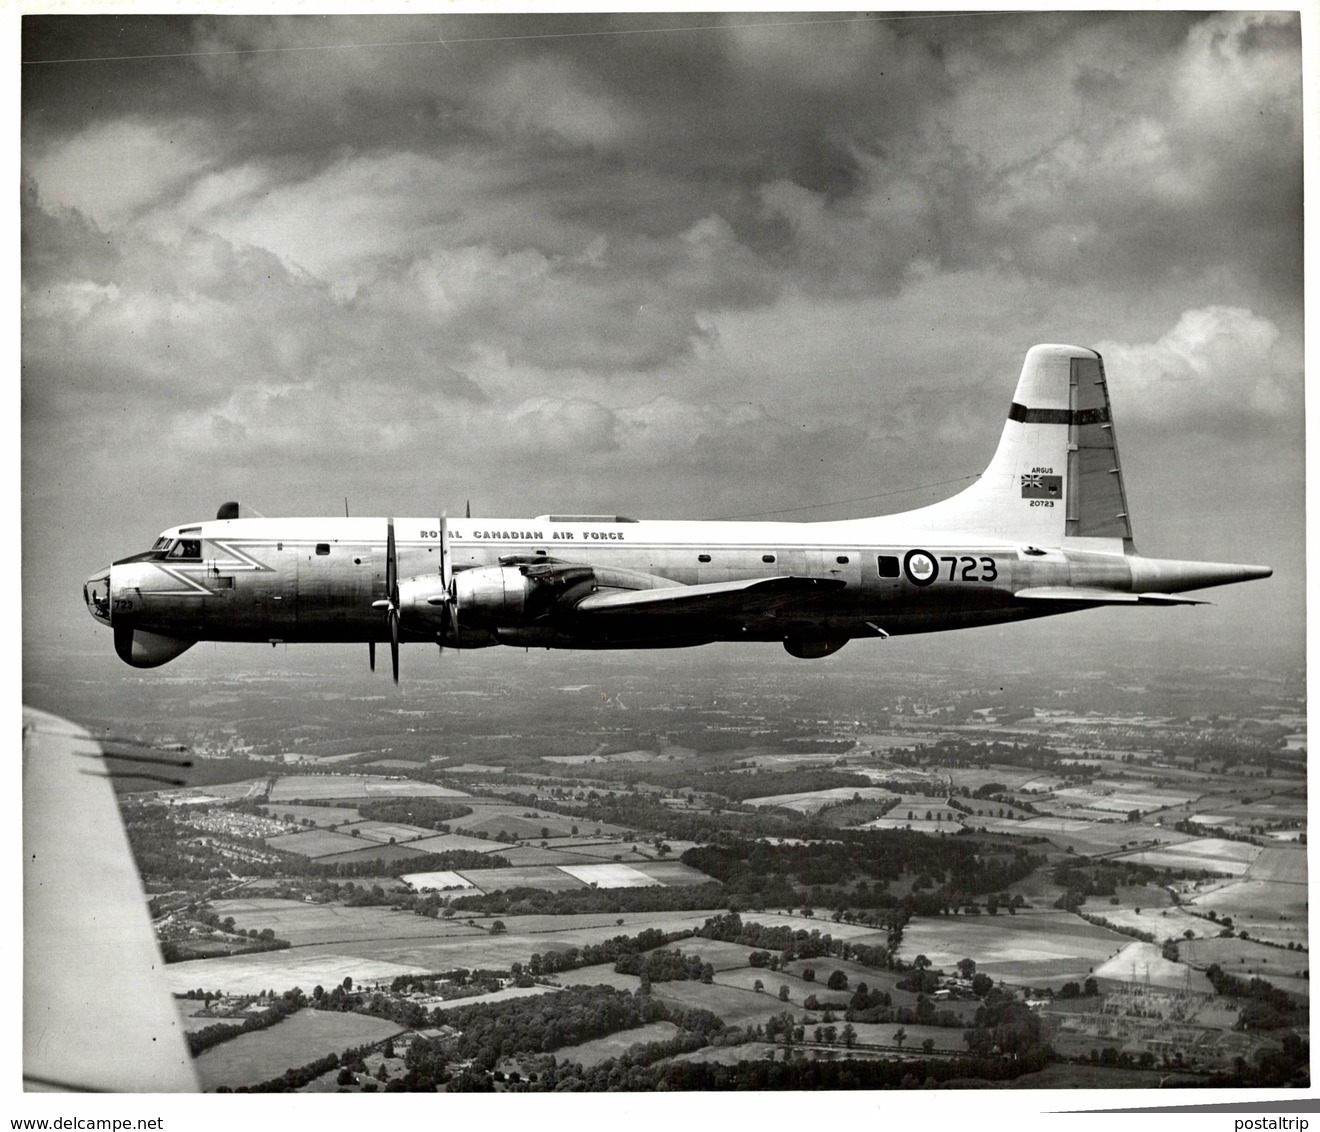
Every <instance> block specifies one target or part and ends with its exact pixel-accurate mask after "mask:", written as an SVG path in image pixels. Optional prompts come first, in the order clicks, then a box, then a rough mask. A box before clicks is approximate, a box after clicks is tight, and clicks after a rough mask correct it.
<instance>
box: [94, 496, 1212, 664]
mask: <svg viewBox="0 0 1320 1132" xmlns="http://www.w3.org/2000/svg"><path fill="white" fill-rule="evenodd" d="M386 524H387V520H385V519H383V518H381V519H370V518H362V519H356V518H355V519H347V518H338V519H337V518H321V519H310V518H289V519H229V520H213V521H210V522H203V523H197V524H193V525H191V526H187V527H176V528H171V529H170V530H168V531H165V532H163V534H162V538H171V539H179V538H192V539H199V540H200V542H201V556H200V558H196V559H169V558H165V557H163V556H158V557H156V558H155V559H153V558H152V557H151V556H150V555H138V556H135V558H133V559H126V560H123V561H121V562H119V563H116V564H115V565H114V566H113V567H111V569H110V570H109V571H108V601H105V600H104V598H105V596H106V588H105V587H106V582H105V581H104V580H102V579H105V578H106V575H107V572H105V571H103V572H101V573H100V574H98V575H97V576H96V577H95V578H93V579H92V580H90V581H89V583H88V586H89V591H88V595H87V596H88V602H89V608H91V611H92V614H93V616H94V617H96V618H97V619H98V620H100V621H102V622H104V623H106V624H110V625H112V626H115V627H124V626H132V627H134V628H137V629H141V630H146V631H148V632H152V633H158V634H162V635H164V636H168V637H175V638H181V639H188V640H191V641H197V640H215V641H287V642H295V641H324V642H331V641H383V640H385V639H386V638H387V629H386V625H385V622H384V620H383V618H382V617H381V614H380V612H379V610H378V609H375V608H373V606H372V603H373V602H375V601H380V600H382V599H383V598H384V596H385V558H386V553H385V531H386ZM886 525H887V524H886V523H885V522H884V520H855V521H848V522H841V523H807V524H801V523H720V522H658V521H657V522H601V521H593V522H555V521H547V520H545V519H465V520H459V521H457V522H456V523H455V524H454V525H453V526H452V527H451V529H450V531H449V547H450V553H451V555H452V562H453V569H454V570H455V572H457V573H461V572H463V571H466V570H469V569H473V568H479V567H497V566H499V565H500V564H501V562H500V560H501V558H508V557H509V556H515V557H516V558H518V559H520V560H528V559H533V560H534V559H538V558H545V559H548V560H556V559H558V560H561V561H564V562H570V563H572V564H574V565H583V566H590V567H592V568H594V569H595V570H596V571H597V572H598V573H603V574H604V576H606V577H608V574H607V573H605V572H607V571H610V570H617V571H625V572H629V573H633V574H640V575H649V576H651V577H653V578H655V579H664V580H667V581H668V582H670V583H672V584H674V585H683V586H691V585H700V584H703V583H711V582H728V581H737V580H742V579H756V578H779V577H784V576H792V577H798V578H825V579H834V580H837V581H840V582H842V583H843V585H842V586H841V587H839V588H837V589H835V590H833V591H831V592H829V593H826V594H822V595H820V596H818V597H814V598H813V599H812V601H811V603H810V607H809V609H802V610H798V611H784V610H777V611H772V612H768V613H766V614H764V615H762V616H759V617H738V618H734V617H721V616H719V615H718V614H716V615H713V616H711V617H710V618H707V619H704V622H703V623H701V624H695V623H693V621H692V619H691V618H674V619H666V618H663V617H661V618H657V617H655V616H649V617H646V618H644V619H640V623H638V619H628V618H626V617H616V618H612V619H611V620H610V622H609V624H607V625H606V624H599V623H598V620H599V619H591V624H589V625H587V624H583V625H579V624H578V623H577V619H575V618H574V616H573V614H572V610H571V608H564V609H560V610H558V611H557V612H556V614H555V616H554V618H553V620H554V625H555V631H556V638H555V640H554V641H553V642H552V643H554V644H557V645H560V646H561V647H585V648H592V647H612V646H613V647H627V646H628V645H631V644H643V643H646V642H649V643H652V644H655V645H660V644H663V643H666V642H672V643H699V642H701V641H714V640H782V639H784V638H785V637H786V636H792V635H796V636H800V637H805V638H828V639H848V638H853V637H877V636H886V635H897V634H903V633H920V632H930V631H937V630H943V629H955V628H965V627H968V626H974V625H985V624H991V623H996V622H1004V621H1014V620H1020V619H1024V618H1029V617H1037V616H1042V615H1044V614H1047V613H1058V612H1066V611H1067V610H1068V609H1069V608H1083V607H1085V606H1086V605H1088V604H1094V603H1093V602H1088V601H1087V600H1086V599H1085V598H1083V597H1079V599H1078V601H1077V602H1076V604H1075V605H1073V604H1069V603H1064V604H1060V603H1058V602H1055V603H1051V604H1050V606H1048V607H1046V608H1042V607H1041V605H1040V604H1039V603H1033V602H1030V601H1020V600H1017V599H1015V597H1014V595H1015V594H1016V593H1018V592H1019V591H1021V590H1023V589H1026V588H1035V587H1069V586H1071V587H1079V586H1080V587H1087V588H1096V589H1105V590H1110V591H1113V592H1115V593H1116V594H1117V593H1132V592H1133V570H1132V565H1131V563H1132V561H1133V559H1132V558H1131V557H1130V556H1127V555H1125V554H1123V553H1122V548H1121V545H1118V544H1115V545H1114V546H1113V547H1112V549H1111V548H1106V550H1105V551H1103V552H1097V551H1095V550H1088V549H1082V548H1067V547H1055V548H1050V549H1044V548H1038V547H1030V546H1025V545H1022V544H1013V543H1007V542H999V541H994V540H988V539H979V540H974V541H973V540H969V539H967V538H963V539H961V540H956V541H951V540H948V539H942V538H940V537H939V536H938V535H937V534H936V533H935V532H903V531H901V530H897V529H890V530H886V529H885V528H886ZM395 532H396V541H397V547H398V551H397V553H398V562H399V576H400V578H401V579H405V580H406V579H413V578H427V577H431V578H434V579H436V584H437V587H438V579H439V571H440V531H439V521H438V520H437V519H408V518H403V519H396V520H395ZM1092 541H1098V540H1092ZM1141 561H1145V560H1141ZM929 562H933V563H934V564H935V565H936V567H937V570H936V572H935V574H934V576H923V575H922V574H921V570H922V568H923V567H926V569H927V570H928V569H929V565H928V563H929ZM1189 565H1190V564H1189ZM1179 580H1180V581H1182V582H1184V583H1185V582H1188V581H1193V580H1192V579H1186V578H1180V579H1179ZM1225 580H1227V579H1225ZM1201 584H1215V582H1213V581H1210V582H1205V581H1203V582H1202V583H1201ZM98 585H99V587H100V588H99V589H98V588H97V587H98ZM597 588H599V587H597ZM1179 588H1188V587H1187V586H1185V585H1184V586H1181V587H1179ZM93 592H95V593H96V594H97V600H96V602H93V600H92V596H91V595H92V593H93ZM583 620H584V621H585V620H587V619H583ZM462 624H463V641H462V643H463V645H465V646H466V647H473V646H479V645H480V644H493V643H496V641H497V640H499V639H500V638H498V637H490V639H482V638H483V637H489V636H490V635H489V633H488V632H484V630H489V629H492V628H496V626H493V625H486V626H480V625H475V626H472V632H471V633H469V626H468V623H467V620H466V619H464V621H463V622H462ZM508 628H510V629H514V628H516V626H512V625H511V626H508ZM403 636H404V639H405V640H434V639H435V635H434V634H433V633H430V632H419V631H417V629H416V628H409V625H408V622H407V620H405V623H404V633H403ZM507 643H512V644H526V643H529V641H528V640H526V639H519V638H518V637H517V636H516V634H512V635H509V636H508V639H507Z"/></svg>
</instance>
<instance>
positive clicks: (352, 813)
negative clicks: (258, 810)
mask: <svg viewBox="0 0 1320 1132" xmlns="http://www.w3.org/2000/svg"><path fill="white" fill-rule="evenodd" d="M262 809H263V810H265V811H266V813H268V814H270V815H271V817H277V818H282V817H284V815H285V814H288V815H290V816H291V817H292V818H293V820H294V821H302V820H303V819H304V818H306V819H307V820H308V821H311V822H314V823H315V824H316V825H318V826H320V825H330V824H331V823H332V822H333V823H334V824H335V825H339V824H340V823H341V822H348V821H361V820H362V815H361V814H359V813H358V812H357V810H356V808H353V807H350V806H296V805H292V804H285V805H283V806H262Z"/></svg>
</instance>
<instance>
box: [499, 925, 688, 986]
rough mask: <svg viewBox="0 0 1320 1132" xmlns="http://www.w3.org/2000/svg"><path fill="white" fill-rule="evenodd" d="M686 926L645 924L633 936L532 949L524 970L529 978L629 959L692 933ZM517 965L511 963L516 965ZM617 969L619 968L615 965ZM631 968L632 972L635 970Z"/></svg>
mask: <svg viewBox="0 0 1320 1132" xmlns="http://www.w3.org/2000/svg"><path fill="white" fill-rule="evenodd" d="M692 934H693V933H692V932H691V931H690V930H686V929H685V930H683V931H675V932H664V931H661V930H660V929H659V928H647V929H645V930H644V931H640V932H638V933H637V934H636V935H634V936H627V935H616V936H614V937H613V938H612V939H607V940H604V941H603V942H601V943H586V944H583V945H582V946H581V947H569V948H566V949H565V950H563V951H547V952H545V954H541V953H539V952H538V953H535V954H533V955H532V958H531V960H530V961H529V962H528V964H527V974H529V975H530V976H531V977H532V978H539V977H541V976H542V975H554V974H557V973H558V972H560V971H573V970H576V969H577V968H579V967H593V966H595V965H596V964H597V963H616V964H617V963H621V962H625V961H626V962H629V963H631V962H633V961H634V960H636V959H637V957H638V954H639V953H640V952H645V951H651V950H652V949H654V948H657V947H663V946H664V945H665V944H667V943H674V942H676V941H677V940H681V939H690V938H691V937H692ZM516 966H517V965H515V967H516ZM616 969H620V968H616ZM638 973H639V972H637V971H634V972H632V974H638Z"/></svg>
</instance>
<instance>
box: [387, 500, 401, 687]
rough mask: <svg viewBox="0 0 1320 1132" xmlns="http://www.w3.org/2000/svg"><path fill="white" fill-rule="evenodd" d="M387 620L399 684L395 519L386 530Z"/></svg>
mask: <svg viewBox="0 0 1320 1132" xmlns="http://www.w3.org/2000/svg"><path fill="white" fill-rule="evenodd" d="M385 595H386V599H385V603H384V604H385V618H386V620H387V621H388V622H389V625H390V668H391V669H392V670H393V672H394V682H395V683H396V684H397V683H398V682H399V556H398V547H397V546H396V545H395V542H394V517H393V516H391V517H390V518H389V520H388V521H387V525H386V528H385Z"/></svg>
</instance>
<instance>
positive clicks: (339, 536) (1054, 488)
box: [83, 345, 1272, 681]
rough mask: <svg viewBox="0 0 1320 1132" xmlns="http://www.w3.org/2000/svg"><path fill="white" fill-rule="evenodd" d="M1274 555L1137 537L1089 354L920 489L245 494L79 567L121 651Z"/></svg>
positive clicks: (915, 615) (1192, 586) (1064, 588)
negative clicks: (417, 500)
mask: <svg viewBox="0 0 1320 1132" xmlns="http://www.w3.org/2000/svg"><path fill="white" fill-rule="evenodd" d="M1271 573H1272V571H1271V569H1270V568H1269V567H1268V566H1239V565H1230V564H1224V563H1212V562H1183V561H1177V560H1169V559H1153V558H1143V557H1141V556H1140V555H1138V554H1137V553H1136V549H1135V547H1134V545H1133V541H1132V526H1131V523H1130V521H1129V518H1128V507H1127V500H1126V493H1125V490H1124V486H1123V477H1122V473H1121V471H1120V469H1119V462H1118V447H1117V444H1116V443H1115V439H1114V429H1113V423H1112V420H1111V415H1110V403H1109V392H1108V388H1107V386H1106V384H1105V374H1104V365H1103V363H1102V361H1101V358H1100V355H1099V354H1097V353H1095V352H1094V351H1092V350H1087V349H1082V348H1079V347H1075V346H1058V345H1043V346H1035V347H1033V348H1032V349H1031V350H1030V351H1029V352H1028V354H1027V357H1026V361H1025V363H1024V365H1023V367H1022V374H1021V377H1020V378H1019V380H1018V385H1017V392H1016V394H1015V396H1014V398H1013V402H1012V405H1011V406H1010V408H1009V413H1008V420H1007V422H1006V423H1005V425H1004V431H1003V434H1002V436H1001V438H1000V441H999V447H998V449H997V450H996V452H995V455H994V458H993V459H992V460H991V462H990V465H989V467H988V468H987V469H986V471H985V472H984V474H983V475H982V476H981V477H980V479H979V480H978V481H977V482H976V483H974V484H973V485H972V486H970V487H968V488H967V489H966V490H964V491H962V492H960V493H959V494H957V495H955V496H953V497H952V498H949V499H946V500H944V501H942V502H939V503H935V504H933V505H931V506H928V507H921V508H918V509H916V510H912V511H905V512H902V513H901V514H896V515H889V516H884V517H880V518H869V519H850V520H844V521H838V522H817V523H786V522H649V521H648V522H639V521H636V520H632V519H627V518H624V517H622V516H601V515H541V516H539V517H538V518H535V519H471V518H467V519H463V520H460V521H457V522H456V523H455V524H454V525H450V524H449V523H448V522H447V521H446V519H445V518H443V517H440V518H434V519H432V518H424V519H393V518H390V519H350V518H289V519H267V518H252V517H245V516H243V515H241V514H240V509H239V507H238V505H237V504H233V503H227V504H225V505H224V506H223V507H221V508H220V512H219V514H218V515H217V517H216V518H215V520H214V521H210V522H201V523H192V524H189V525H186V526H180V527H173V528H171V529H169V530H167V531H165V532H164V533H162V534H161V536H160V537H159V538H158V539H157V540H156V543H155V545H154V546H153V547H152V548H151V549H150V550H149V551H147V552H146V553H143V554H137V555H134V556H133V557H131V558H125V559H122V560H121V561H119V562H116V563H115V564H114V565H113V566H111V567H109V568H108V569H106V570H102V571H100V572H99V573H97V574H96V575H94V576H93V577H92V578H90V579H88V581H87V583H86V585H85V586H84V591H83V596H84V598H85V600H86V602H87V606H88V609H89V610H90V611H91V614H92V616H93V617H94V618H96V619H97V620H98V621H100V622H102V623H104V624H106V625H109V626H110V627H111V628H112V629H113V631H114V641H115V651H116V652H118V654H119V656H120V657H121V658H122V659H123V660H125V661H127V662H128V663H129V664H131V665H134V666H135V667H139V668H152V667H155V666H156V665H160V664H165V663H166V662H167V661H170V660H173V659H174V658H175V657H176V656H178V655H179V654H181V653H183V652H185V651H186V650H187V649H188V648H190V647H191V646H192V645H193V644H194V643H196V642H197V641H201V640H213V641H269V642H271V643H279V642H282V641H288V642H295V641H322V642H328V641H343V642H350V641H356V642H363V641H365V642H367V644H368V647H369V650H370V655H371V663H372V667H373V668H374V666H375V647H376V644H377V643H378V642H388V643H389V645H390V653H391V661H392V667H393V671H394V679H395V680H396V681H397V680H398V673H399V644H400V643H401V642H409V641H426V642H431V643H435V644H438V645H440V647H441V650H442V651H443V649H444V647H445V646H447V645H448V646H453V647H461V648H484V647H486V646H489V645H496V644H503V645H521V646H536V647H545V648H590V649H608V648H674V647H682V646H690V645H701V644H707V643H709V642H712V641H782V642H783V645H784V648H786V649H787V650H788V652H789V653H791V654H792V655H793V656H797V657H822V656H828V655H829V654H830V653H833V652H836V651H837V650H838V649H840V648H842V647H843V646H844V645H845V644H847V642H848V641H849V640H851V639H852V638H854V637H876V638H883V637H888V636H891V635H895V634H900V633H923V632H935V631H939V630H943V629H962V628H968V627H971V626H975V625H989V624H994V623H998V622H1005V621H1016V620H1022V619H1025V618H1030V617H1043V616H1048V615H1050V614H1055V613H1067V612H1070V611H1074V610H1079V609H1088V608H1092V607H1095V606H1101V605H1179V604H1201V603H1199V602H1197V601H1196V600H1195V599H1193V598H1188V597H1183V596H1180V595H1181V594H1182V592H1183V591H1186V590H1199V589H1204V588H1206V587H1208V586H1220V585H1226V584H1229V583H1233V582H1243V581H1248V580H1250V579H1253V578H1266V577H1269V575H1270V574H1271Z"/></svg>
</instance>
